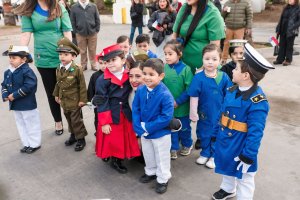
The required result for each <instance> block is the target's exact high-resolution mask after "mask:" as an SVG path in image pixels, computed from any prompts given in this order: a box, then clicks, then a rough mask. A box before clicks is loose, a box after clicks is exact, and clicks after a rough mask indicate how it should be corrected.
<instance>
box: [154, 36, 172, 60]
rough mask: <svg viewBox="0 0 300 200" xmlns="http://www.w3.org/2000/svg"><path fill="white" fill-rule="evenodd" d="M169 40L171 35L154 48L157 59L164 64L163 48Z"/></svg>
mask: <svg viewBox="0 0 300 200" xmlns="http://www.w3.org/2000/svg"><path fill="white" fill-rule="evenodd" d="M171 39H172V37H171V35H166V36H165V39H164V40H163V41H162V43H161V44H160V45H159V46H158V47H156V55H157V58H159V59H161V60H162V61H163V62H166V61H165V53H164V47H165V45H166V43H167V42H168V41H170V40H171Z"/></svg>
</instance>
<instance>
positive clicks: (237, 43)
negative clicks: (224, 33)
mask: <svg viewBox="0 0 300 200" xmlns="http://www.w3.org/2000/svg"><path fill="white" fill-rule="evenodd" d="M246 43H247V40H241V39H234V40H229V47H243V46H245V44H246Z"/></svg>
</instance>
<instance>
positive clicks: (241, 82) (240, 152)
mask: <svg viewBox="0 0 300 200" xmlns="http://www.w3.org/2000/svg"><path fill="white" fill-rule="evenodd" d="M268 69H274V68H273V67H272V65H271V64H270V63H269V62H268V61H267V60H266V59H264V58H263V57H262V56H261V55H260V54H259V53H258V52H257V51H256V50H255V49H254V48H253V47H252V46H251V45H249V44H248V43H247V44H246V45H245V54H244V60H240V61H238V63H237V67H236V68H235V69H234V70H233V82H235V83H236V84H237V85H234V86H232V87H231V88H229V89H228V92H227V94H226V96H225V99H224V104H223V106H222V110H221V112H222V114H220V124H221V126H218V125H217V122H216V131H215V134H214V136H213V138H212V140H214V137H215V136H216V144H215V164H216V169H215V171H216V173H219V174H222V175H223V181H222V184H221V186H220V188H221V189H220V190H219V191H217V192H216V193H214V194H213V199H227V198H231V197H233V196H235V195H237V199H238V200H250V199H253V194H254V188H255V186H254V176H255V173H256V171H257V165H258V164H257V154H258V149H259V146H260V143H261V139H262V137H263V131H264V128H265V124H266V118H267V115H268V112H269V104H268V101H267V99H266V97H265V94H264V93H263V91H262V89H261V88H260V87H259V86H258V85H257V83H258V82H259V81H260V80H261V79H262V78H263V77H264V75H265V73H266V72H267V71H268Z"/></svg>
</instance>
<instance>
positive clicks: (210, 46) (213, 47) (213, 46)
mask: <svg viewBox="0 0 300 200" xmlns="http://www.w3.org/2000/svg"><path fill="white" fill-rule="evenodd" d="M212 51H217V52H218V53H219V57H220V58H221V55H222V50H221V49H220V47H219V46H218V45H216V44H208V45H206V46H205V47H204V48H203V50H202V57H203V56H204V54H205V53H207V52H212Z"/></svg>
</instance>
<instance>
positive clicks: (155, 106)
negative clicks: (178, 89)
mask: <svg viewBox="0 0 300 200" xmlns="http://www.w3.org/2000/svg"><path fill="white" fill-rule="evenodd" d="M147 93H148V94H147ZM147 95H148V99H147ZM173 112H174V99H173V96H172V94H171V93H170V91H169V90H168V88H167V87H166V86H165V85H164V84H163V83H162V82H161V83H159V84H158V85H157V86H156V87H155V88H154V89H153V90H152V91H151V92H148V90H147V87H146V86H145V85H143V86H140V87H139V88H138V90H137V92H136V94H135V96H134V100H133V105H132V114H133V115H132V118H133V128H134V131H135V132H136V133H137V134H138V135H139V136H141V135H142V134H143V133H145V130H144V129H143V128H142V127H141V122H145V128H146V130H147V132H148V135H147V136H146V137H145V138H146V139H156V138H160V137H163V136H165V135H167V134H171V130H170V129H169V128H168V126H169V123H170V121H171V119H172V118H173Z"/></svg>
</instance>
